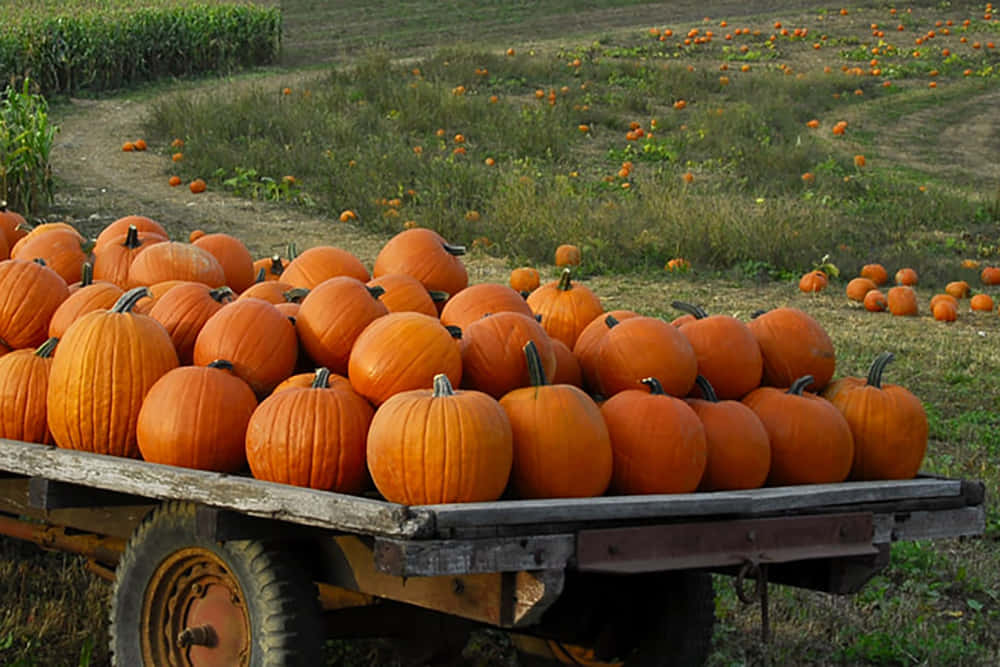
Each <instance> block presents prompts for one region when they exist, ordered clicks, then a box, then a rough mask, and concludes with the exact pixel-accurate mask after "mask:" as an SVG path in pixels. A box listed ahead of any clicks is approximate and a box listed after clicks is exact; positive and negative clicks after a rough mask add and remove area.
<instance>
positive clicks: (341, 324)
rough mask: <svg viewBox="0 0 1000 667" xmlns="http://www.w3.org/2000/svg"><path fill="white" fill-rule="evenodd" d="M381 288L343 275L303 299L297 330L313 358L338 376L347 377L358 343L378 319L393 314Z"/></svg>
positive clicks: (317, 288) (322, 284) (304, 346)
mask: <svg viewBox="0 0 1000 667" xmlns="http://www.w3.org/2000/svg"><path fill="white" fill-rule="evenodd" d="M382 291H383V290H382V288H381V287H368V286H367V285H365V284H364V283H363V282H361V281H360V280H357V279H355V278H351V277H349V276H339V277H337V278H330V279H329V280H325V281H323V282H322V283H320V284H319V285H317V286H316V287H315V288H313V289H312V290H311V291H310V292H309V294H307V295H306V297H305V298H304V299H302V304H301V306H300V307H299V315H298V318H297V319H296V321H295V328H296V330H297V331H298V334H299V340H300V341H301V343H302V347H303V348H304V349H305V351H306V354H308V355H309V358H310V359H312V360H313V361H314V362H316V363H317V364H319V365H321V366H326V367H327V368H329V369H330V370H331V371H332V372H334V373H339V374H340V375H346V374H347V363H348V360H349V358H350V356H351V348H352V347H353V346H354V341H355V340H356V339H357V337H358V336H359V335H360V334H361V332H362V331H363V330H364V328H365V327H367V326H368V325H369V324H371V323H372V322H373V321H374V320H375V319H376V318H379V317H382V316H383V315H387V314H388V313H389V311H388V309H387V308H386V307H385V305H384V304H383V303H382V302H381V301H379V297H380V296H381V295H382Z"/></svg>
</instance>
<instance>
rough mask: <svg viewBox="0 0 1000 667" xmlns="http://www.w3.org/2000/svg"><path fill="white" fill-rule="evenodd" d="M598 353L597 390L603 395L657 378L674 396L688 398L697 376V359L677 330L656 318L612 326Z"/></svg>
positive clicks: (633, 387) (635, 386) (635, 318)
mask: <svg viewBox="0 0 1000 667" xmlns="http://www.w3.org/2000/svg"><path fill="white" fill-rule="evenodd" d="M610 324H611V325H612V326H611V329H610V330H609V331H608V333H606V334H605V335H604V338H603V340H602V341H601V347H600V350H599V352H598V361H597V387H598V393H600V394H601V395H603V396H613V395H614V394H617V393H618V392H620V391H625V390H626V389H640V388H642V380H643V379H644V378H647V377H655V378H657V380H659V382H660V383H661V385H662V386H663V390H664V391H665V392H667V393H668V394H670V395H671V396H686V395H687V394H688V393H689V392H690V391H691V388H692V387H693V386H694V381H695V378H696V377H697V376H698V357H697V355H696V354H695V351H694V348H693V347H692V346H691V342H690V341H689V340H688V339H687V337H686V336H684V334H682V333H681V332H680V331H679V330H678V329H677V328H676V327H674V326H672V325H671V324H669V323H667V322H664V321H663V320H661V319H658V318H655V317H643V316H639V317H632V318H629V319H627V320H625V321H623V322H618V323H610Z"/></svg>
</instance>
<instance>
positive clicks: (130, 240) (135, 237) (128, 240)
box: [122, 225, 142, 250]
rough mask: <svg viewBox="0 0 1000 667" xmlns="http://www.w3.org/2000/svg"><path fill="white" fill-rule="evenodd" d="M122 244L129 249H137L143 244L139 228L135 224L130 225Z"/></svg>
mask: <svg viewBox="0 0 1000 667" xmlns="http://www.w3.org/2000/svg"><path fill="white" fill-rule="evenodd" d="M122 245H123V246H124V247H126V248H128V249H129V250H135V249H136V248H138V247H139V246H141V245H142V241H140V240H139V228H138V227H136V226H135V225H129V226H128V232H127V233H126V234H125V242H124V243H122Z"/></svg>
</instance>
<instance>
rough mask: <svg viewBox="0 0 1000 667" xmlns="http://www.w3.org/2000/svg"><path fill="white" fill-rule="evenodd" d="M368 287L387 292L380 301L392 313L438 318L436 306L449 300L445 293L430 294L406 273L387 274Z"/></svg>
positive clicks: (369, 282)
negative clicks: (411, 313) (412, 313)
mask: <svg viewBox="0 0 1000 667" xmlns="http://www.w3.org/2000/svg"><path fill="white" fill-rule="evenodd" d="M368 286H369V287H381V288H382V289H384V290H385V293H384V294H383V295H382V296H381V297H380V300H381V301H382V303H383V304H385V307H386V308H387V309H388V310H389V312H390V313H400V312H414V313H423V314H424V315H429V316H431V317H437V316H438V309H437V306H436V305H435V304H437V303H443V302H445V301H447V300H448V295H447V294H445V293H444V292H434V293H431V292H428V291H427V288H426V287H424V286H423V283H421V282H420V281H419V280H417V279H416V278H414V277H413V276H408V275H406V274H405V273H386V274H385V275H381V276H379V277H378V278H372V279H371V280H369V281H368Z"/></svg>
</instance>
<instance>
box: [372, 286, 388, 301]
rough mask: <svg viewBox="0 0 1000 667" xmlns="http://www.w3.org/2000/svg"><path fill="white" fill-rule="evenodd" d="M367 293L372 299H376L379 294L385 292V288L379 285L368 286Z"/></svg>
mask: <svg viewBox="0 0 1000 667" xmlns="http://www.w3.org/2000/svg"><path fill="white" fill-rule="evenodd" d="M368 293H369V294H371V295H372V298H373V299H378V298H379V297H380V296H382V295H383V294H385V288H384V287H382V286H381V285H375V286H374V287H369V288H368Z"/></svg>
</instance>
